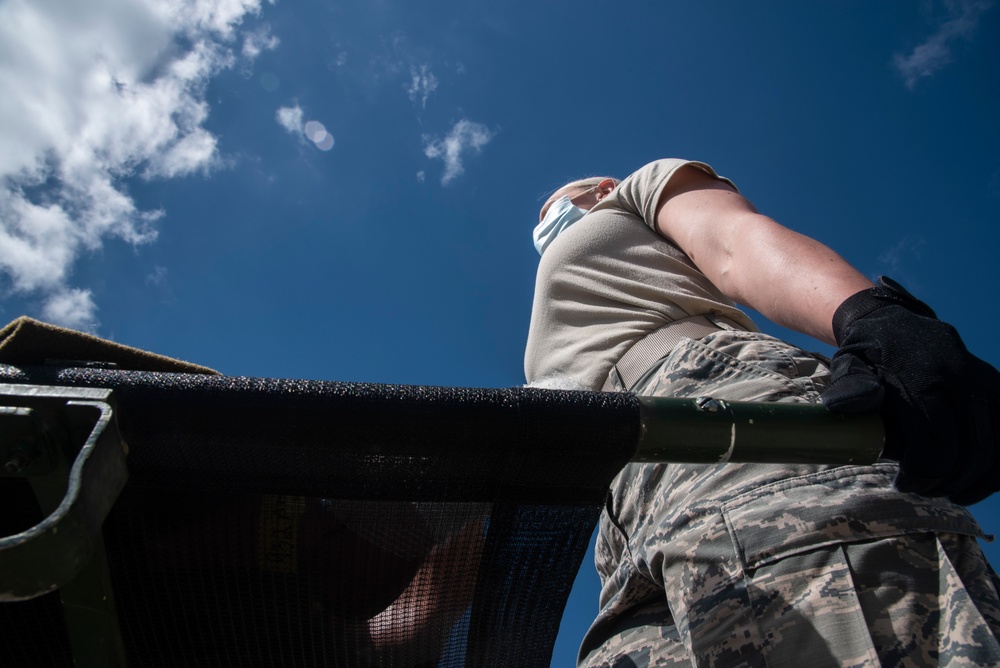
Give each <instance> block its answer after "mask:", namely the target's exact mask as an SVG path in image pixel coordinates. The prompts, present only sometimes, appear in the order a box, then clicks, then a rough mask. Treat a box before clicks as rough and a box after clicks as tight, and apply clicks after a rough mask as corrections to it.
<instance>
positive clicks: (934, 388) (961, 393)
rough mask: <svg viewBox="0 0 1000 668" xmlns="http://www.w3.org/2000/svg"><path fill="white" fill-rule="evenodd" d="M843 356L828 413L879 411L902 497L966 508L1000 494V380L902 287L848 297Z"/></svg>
mask: <svg viewBox="0 0 1000 668" xmlns="http://www.w3.org/2000/svg"><path fill="white" fill-rule="evenodd" d="M833 332H834V336H836V338H837V344H838V345H839V346H840V350H838V351H837V354H836V355H834V357H833V364H832V365H831V371H832V378H831V383H830V386H829V387H828V388H827V389H826V391H825V392H824V393H823V403H824V404H825V405H826V407H827V408H829V409H830V410H832V411H845V412H854V411H869V410H878V409H881V412H882V419H883V422H884V423H885V431H886V441H885V452H884V456H886V457H889V458H891V459H896V460H898V461H899V463H900V467H899V474H898V475H897V477H896V488H897V489H899V490H900V491H903V492H917V493H918V494H923V495H924V496H947V497H949V498H950V499H951V500H952V501H955V502H956V503H961V504H963V505H967V504H971V503H975V502H977V501H981V500H982V499H985V498H986V497H987V496H989V495H990V494H992V493H993V492H995V491H997V490H998V489H1000V457H998V455H1000V438H998V437H1000V372H997V370H996V369H995V368H993V367H992V366H990V365H989V364H987V363H986V362H984V361H983V360H981V359H979V358H978V357H976V356H974V355H972V354H971V353H970V352H969V351H968V350H967V349H966V347H965V344H964V343H962V339H961V338H960V337H959V336H958V332H956V331H955V328H954V327H952V326H951V325H949V324H947V323H944V322H941V321H940V320H938V319H937V316H936V315H935V314H934V311H932V310H931V309H930V308H929V307H928V306H927V305H926V304H924V303H923V302H921V301H920V300H918V299H917V298H915V297H914V296H913V295H911V294H910V293H908V292H907V291H906V290H905V289H903V288H902V287H901V286H900V285H899V284H898V283H896V282H895V281H893V280H891V279H889V278H886V277H884V276H883V277H881V278H879V285H878V286H877V287H874V288H869V289H868V290H862V291H861V292H858V293H857V294H854V295H852V296H851V297H848V298H847V299H846V300H845V301H844V303H843V304H841V305H840V307H839V308H838V309H837V311H836V313H835V314H834V316H833Z"/></svg>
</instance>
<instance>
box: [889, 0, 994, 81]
mask: <svg viewBox="0 0 1000 668" xmlns="http://www.w3.org/2000/svg"><path fill="white" fill-rule="evenodd" d="M946 4H947V7H948V13H949V17H948V19H947V20H946V21H944V22H943V23H942V24H941V25H940V26H939V27H938V29H937V31H936V32H935V33H934V34H933V35H931V36H930V37H928V38H927V39H926V40H925V41H924V42H923V43H922V44H920V45H918V46H917V47H916V48H914V49H913V51H912V52H911V53H910V54H909V55H903V54H901V53H897V54H895V56H893V64H894V65H895V66H896V69H898V70H899V72H900V74H902V75H903V81H904V82H905V83H906V87H907V88H909V89H911V90H912V89H913V88H914V86H916V84H917V81H918V80H920V79H922V78H924V77H929V76H931V75H932V74H934V73H935V72H937V71H938V70H940V69H941V68H943V67H944V66H945V65H947V64H948V63H950V62H951V60H952V53H951V44H952V43H953V42H954V41H955V40H956V39H957V38H963V39H966V40H968V39H972V35H973V34H974V33H975V31H976V28H977V26H978V25H979V18H980V17H981V16H982V15H983V13H984V12H986V10H988V9H990V8H991V7H992V6H993V0H953V1H951V2H948V3H946Z"/></svg>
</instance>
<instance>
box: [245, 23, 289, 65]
mask: <svg viewBox="0 0 1000 668" xmlns="http://www.w3.org/2000/svg"><path fill="white" fill-rule="evenodd" d="M280 43H281V40H279V39H278V38H277V37H275V36H274V35H273V34H271V28H270V26H261V27H260V28H258V29H257V30H253V31H251V32H249V33H247V34H246V35H244V36H243V49H242V52H243V57H244V58H247V59H249V60H253V59H254V58H256V57H257V56H259V55H260V54H261V53H262V52H264V51H271V50H273V49H276V48H278V45H279V44H280Z"/></svg>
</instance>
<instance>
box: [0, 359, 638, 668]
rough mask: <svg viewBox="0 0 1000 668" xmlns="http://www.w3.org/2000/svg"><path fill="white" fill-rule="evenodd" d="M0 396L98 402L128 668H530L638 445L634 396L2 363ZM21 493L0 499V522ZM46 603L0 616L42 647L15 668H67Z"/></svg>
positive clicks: (10, 490) (12, 630)
mask: <svg viewBox="0 0 1000 668" xmlns="http://www.w3.org/2000/svg"><path fill="white" fill-rule="evenodd" d="M0 381H2V382H18V383H24V382H30V383H34V384H54V385H74V386H92V387H106V388H112V389H114V390H115V401H116V403H117V410H116V415H117V419H118V424H119V428H120V431H121V433H122V436H123V439H124V440H125V441H126V442H127V444H128V446H129V456H128V467H129V476H130V477H129V482H128V484H127V485H126V488H125V490H124V492H123V493H122V495H121V497H120V498H119V500H118V501H117V503H116V504H115V507H114V508H113V509H112V511H111V514H110V515H109V517H108V519H107V521H106V523H105V526H104V536H105V544H106V547H107V551H108V560H109V564H110V568H111V574H112V582H113V587H114V597H115V602H116V606H117V610H118V616H119V622H120V627H121V630H122V636H123V641H124V644H125V651H126V656H127V659H128V663H129V665H130V666H143V667H145V666H153V667H156V666H163V667H167V666H170V667H173V666H199V667H200V666H239V667H241V668H243V667H247V666H296V667H297V666H363V667H364V666H519V667H520V666H548V664H549V661H550V658H551V653H552V645H553V643H554V641H555V636H556V633H557V631H558V627H559V620H560V618H561V615H562V611H563V608H564V606H565V603H566V598H567V596H568V594H569V590H570V587H571V586H572V583H573V579H574V577H575V575H576V572H577V570H578V568H579V566H580V562H581V560H582V558H583V554H584V552H585V551H586V547H587V542H588V540H589V538H590V536H591V533H592V530H593V528H594V525H595V523H596V520H597V517H598V514H599V512H600V508H601V506H602V503H603V501H604V498H605V494H606V490H607V487H608V484H609V482H610V480H611V478H612V477H613V476H614V475H615V473H617V471H618V470H619V469H620V468H621V466H622V465H624V463H625V462H627V461H628V459H629V458H630V457H631V456H632V454H633V453H634V450H635V447H636V443H637V440H638V429H639V415H638V411H639V409H638V404H637V403H636V400H635V398H634V397H630V396H627V395H616V394H603V393H589V392H559V391H543V390H530V389H520V388H517V389H502V390H498V389H470V388H443V387H416V386H390V385H376V384H364V383H326V382H307V381H289V380H272V379H255V378H235V377H224V376H197V375H187V374H163V373H144V372H127V371H109V370H94V369H63V370H50V369H18V368H15V367H9V366H2V365H0ZM27 493H28V490H26V488H15V487H14V486H7V487H0V495H4V496H2V498H0V503H3V504H4V505H3V508H4V509H5V513H6V508H7V507H8V506H9V504H10V503H12V501H10V500H9V499H8V498H7V497H8V496H10V497H11V498H13V497H20V498H21V501H19V503H22V504H23V503H24V500H23V497H24V495H25V494H27ZM29 505H30V504H29ZM35 512H37V508H36V510H35ZM10 521H14V520H10ZM20 521H21V522H22V523H23V519H22V520H20ZM53 596H54V595H50V596H48V597H43V598H42V599H37V600H35V601H30V602H21V603H5V604H0V624H2V627H0V628H3V629H4V633H3V635H4V637H5V638H8V637H12V638H17V637H19V636H25V635H31V636H33V637H36V634H37V633H38V628H40V626H39V625H40V623H41V622H39V621H38V618H40V619H43V621H44V623H45V624H47V626H45V628H47V629H48V628H51V629H53V630H52V631H50V632H51V633H52V634H53V636H52V637H53V638H54V640H53V641H52V642H50V643H44V644H42V645H41V646H40V647H34V648H33V649H32V648H31V647H28V646H29V645H31V643H22V645H24V646H25V647H28V648H27V649H24V650H23V652H22V654H21V655H18V656H20V657H21V659H20V660H19V661H18V662H17V663H16V665H24V666H35V665H37V666H66V665H70V664H69V663H68V661H67V658H68V652H69V650H68V641H66V640H65V637H66V636H65V631H64V630H61V629H60V628H59V627H60V625H61V624H62V621H61V616H60V615H61V609H60V607H59V601H58V598H57V597H55V598H53ZM29 607H31V608H32V610H33V612H32V614H33V615H34V617H31V618H30V619H28V618H27V617H26V613H25V612H24V611H25V610H27V609H28V608H29ZM60 632H61V633H62V636H59V633H60ZM57 636H58V638H57ZM36 644H37V643H36Z"/></svg>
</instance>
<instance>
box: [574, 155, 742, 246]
mask: <svg viewBox="0 0 1000 668" xmlns="http://www.w3.org/2000/svg"><path fill="white" fill-rule="evenodd" d="M686 165H690V166H692V167H697V168H698V169H700V170H702V171H704V172H705V173H706V174H708V175H709V176H712V177H713V178H716V179H719V180H720V181H724V182H725V183H728V184H729V185H730V186H732V187H733V188H736V184H735V183H733V182H732V181H730V180H729V179H727V178H725V177H722V176H719V175H718V174H717V173H716V172H715V170H714V169H712V168H711V167H710V166H709V165H707V164H706V163H704V162H697V161H695V160H682V159H680V158H665V159H662V160H657V161H655V162H651V163H649V164H648V165H645V166H644V167H640V168H639V169H638V170H637V171H635V172H633V173H632V174H631V175H629V177H628V178H626V179H625V180H624V181H622V182H621V183H619V184H618V186H617V187H616V188H615V189H614V190H613V191H612V192H611V194H610V195H608V196H607V197H605V198H604V199H603V200H601V201H600V202H598V203H597V204H596V205H595V206H594V207H593V208H592V209H591V211H600V210H601V209H622V210H624V211H627V212H628V213H631V214H633V215H636V216H639V217H640V218H642V220H643V222H645V223H646V225H648V226H649V227H650V228H651V229H653V230H656V207H657V205H658V204H659V203H660V196H661V195H662V193H663V189H664V188H665V187H666V185H667V183H669V182H670V178H671V177H672V176H673V175H674V174H676V173H677V170H678V169H680V168H681V167H684V166H686ZM736 190H737V191H739V189H738V188H736Z"/></svg>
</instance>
